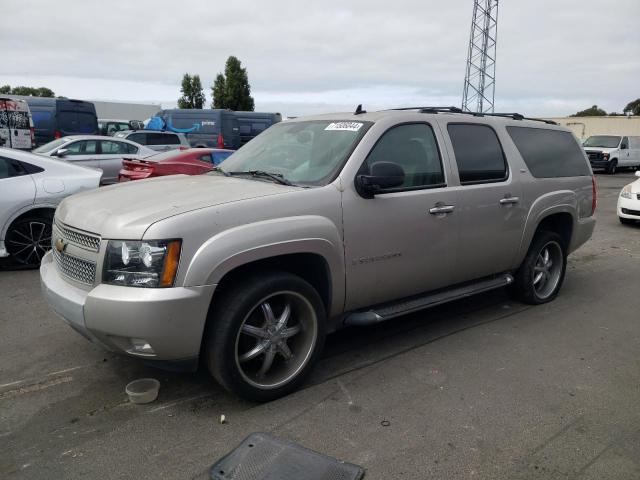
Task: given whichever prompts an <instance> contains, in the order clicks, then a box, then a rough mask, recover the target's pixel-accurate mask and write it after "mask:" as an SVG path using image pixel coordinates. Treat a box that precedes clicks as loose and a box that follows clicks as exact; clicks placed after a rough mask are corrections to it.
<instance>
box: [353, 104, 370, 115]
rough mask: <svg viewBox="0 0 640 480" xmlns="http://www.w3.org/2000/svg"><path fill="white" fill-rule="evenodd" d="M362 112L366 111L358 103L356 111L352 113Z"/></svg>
mask: <svg viewBox="0 0 640 480" xmlns="http://www.w3.org/2000/svg"><path fill="white" fill-rule="evenodd" d="M363 113H367V111H366V110H363V109H362V104H360V105H358V106H357V107H356V111H355V112H353V114H354V115H361V114H363Z"/></svg>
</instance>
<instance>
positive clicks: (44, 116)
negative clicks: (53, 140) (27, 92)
mask: <svg viewBox="0 0 640 480" xmlns="http://www.w3.org/2000/svg"><path fill="white" fill-rule="evenodd" d="M31 117H32V118H33V125H34V127H35V128H37V129H41V130H50V129H51V128H52V125H51V117H52V113H51V110H36V109H35V107H33V108H32V109H31Z"/></svg>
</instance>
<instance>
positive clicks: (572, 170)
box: [507, 127, 590, 178]
mask: <svg viewBox="0 0 640 480" xmlns="http://www.w3.org/2000/svg"><path fill="white" fill-rule="evenodd" d="M507 131H508V132H509V135H510V136H511V139H512V140H513V143H515V144H516V148H517V149H518V151H519V152H520V156H522V158H523V160H524V162H525V163H526V164H527V167H528V168H529V171H530V172H531V175H533V176H534V177H536V178H555V177H575V176H581V175H590V172H589V167H588V166H587V161H586V160H585V158H584V152H583V150H582V149H581V148H580V146H579V145H578V143H577V142H576V140H575V139H574V138H573V135H572V134H571V133H569V132H563V131H561V130H551V129H545V128H527V127H507Z"/></svg>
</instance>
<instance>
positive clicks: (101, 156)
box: [33, 135, 158, 183]
mask: <svg viewBox="0 0 640 480" xmlns="http://www.w3.org/2000/svg"><path fill="white" fill-rule="evenodd" d="M33 152H34V153H39V154H40V155H47V156H50V157H58V158H61V159H62V160H65V161H67V162H71V163H75V164H77V165H83V166H85V167H93V168H99V169H100V170H102V172H103V173H102V181H101V183H116V182H117V181H118V172H119V171H120V169H121V168H122V159H123V157H127V158H134V159H143V158H147V157H149V156H151V155H155V154H156V153H158V152H156V151H155V150H152V149H150V148H148V147H145V146H144V145H140V144H138V143H135V142H132V141H130V140H126V139H124V138H114V137H102V136H99V135H71V136H69V137H63V138H58V139H57V140H53V141H51V142H49V143H47V144H45V145H42V146H41V147H38V148H36V149H35V150H34V151H33Z"/></svg>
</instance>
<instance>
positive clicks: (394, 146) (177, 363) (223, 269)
mask: <svg viewBox="0 0 640 480" xmlns="http://www.w3.org/2000/svg"><path fill="white" fill-rule="evenodd" d="M135 183H138V182H134V183H130V182H129V183H122V184H118V185H115V186H112V187H110V188H107V189H100V190H98V191H95V192H87V193H83V194H80V195H77V196H74V197H72V198H69V199H67V200H65V201H64V202H62V204H61V205H60V207H59V208H58V210H57V211H56V222H57V223H58V224H59V225H61V228H60V229H58V228H57V227H56V228H55V229H54V237H53V238H54V239H56V241H58V239H59V241H60V242H63V243H67V244H68V248H67V249H66V250H65V251H60V252H58V251H54V252H52V253H51V254H47V256H46V257H45V259H44V260H43V262H42V266H41V268H40V275H41V279H42V285H43V291H44V294H45V296H46V298H47V300H48V302H49V304H50V305H51V307H52V308H53V309H54V310H55V311H57V312H59V313H60V314H61V316H62V317H64V318H65V319H66V321H67V322H68V323H69V324H70V325H71V326H72V327H73V328H74V329H75V330H77V331H80V332H82V334H83V335H84V336H85V337H86V338H88V339H90V340H92V341H94V342H95V343H97V344H100V345H103V346H106V347H107V348H109V349H112V350H114V351H117V352H120V353H122V354H125V355H130V356H133V357H139V358H142V359H144V360H145V361H146V362H154V361H155V362H157V365H158V366H165V367H168V366H172V367H181V368H183V369H195V368H197V366H198V365H200V364H205V365H207V366H208V368H209V370H210V371H211V373H212V375H213V377H214V378H215V379H216V380H217V381H218V382H219V383H220V384H222V385H223V386H224V387H226V388H227V389H229V390H231V391H233V392H235V393H236V394H237V395H240V396H242V397H244V398H247V399H251V400H254V401H268V400H272V399H274V398H277V397H280V396H282V395H285V394H287V393H289V392H291V391H293V390H295V389H296V388H297V387H299V386H300V385H301V384H302V382H303V381H304V379H305V377H306V376H307V375H308V374H309V372H310V371H311V369H312V367H313V365H314V363H315V362H316V361H317V360H318V359H319V357H320V354H321V351H322V346H323V344H324V338H325V335H326V334H327V333H328V332H332V331H335V330H337V329H339V328H342V327H345V326H348V325H351V326H366V325H374V324H377V323H380V322H383V321H392V319H393V318H396V317H398V316H400V315H403V314H407V313H409V312H414V311H417V310H420V309H423V308H428V307H431V306H434V305H440V304H442V303H444V302H448V301H452V300H457V299H461V298H466V297H468V296H469V295H473V294H477V293H480V292H484V291H487V290H491V289H496V288H502V287H507V286H508V287H509V288H510V291H511V292H512V293H513V294H514V295H515V296H516V297H517V298H518V299H520V300H522V301H524V302H526V303H529V304H543V303H547V302H550V301H552V300H553V299H554V298H555V297H556V296H557V294H558V292H559V291H560V288H561V285H562V282H563V279H564V276H565V272H566V261H567V256H568V255H569V254H570V253H571V252H573V251H574V250H576V249H577V248H578V247H580V246H581V245H582V244H584V243H585V242H586V241H587V240H588V239H589V238H590V237H591V235H592V233H593V229H594V226H595V217H594V212H595V206H596V188H595V180H594V178H593V174H592V171H591V168H590V167H589V163H588V161H587V158H586V156H585V154H584V151H583V150H582V149H581V148H580V146H579V145H578V143H577V141H576V139H575V137H574V136H573V134H572V133H571V132H570V131H569V130H567V129H566V128H563V127H559V126H557V125H555V124H549V123H545V122H543V121H532V120H528V119H525V118H524V117H522V116H521V115H515V114H510V115H509V116H506V117H500V116H492V115H491V114H484V115H482V116H478V115H475V114H465V113H461V112H460V113H453V111H452V110H451V109H434V108H425V109H419V110H418V109H417V110H416V111H384V112H371V113H363V112H361V109H358V110H356V112H355V113H354V114H345V113H338V114H330V115H320V116H314V117H306V118H304V117H301V118H299V119H296V120H288V121H287V122H282V123H278V124H276V125H273V126H272V127H270V128H269V129H268V130H267V131H265V132H264V133H263V134H261V135H259V136H257V137H256V138H254V139H253V140H252V141H251V142H249V143H248V144H247V145H245V146H244V147H243V148H242V149H240V150H238V151H237V152H235V153H234V154H233V155H232V156H231V157H229V158H228V159H227V160H225V162H224V163H223V164H222V165H221V166H220V167H218V168H217V169H216V170H214V171H212V172H210V173H207V174H205V175H198V176H191V177H188V176H183V175H177V176H169V177H161V178H153V179H149V180H146V181H144V182H139V183H141V184H139V185H136V184H135ZM94 212H99V213H100V214H99V215H96V214H94ZM85 244H90V245H92V248H89V249H87V248H85V247H83V245H85ZM70 265H80V266H82V267H83V268H81V269H79V270H78V271H76V272H74V273H73V274H72V275H71V276H65V274H64V272H65V269H67V268H68V267H69V266H70Z"/></svg>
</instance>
